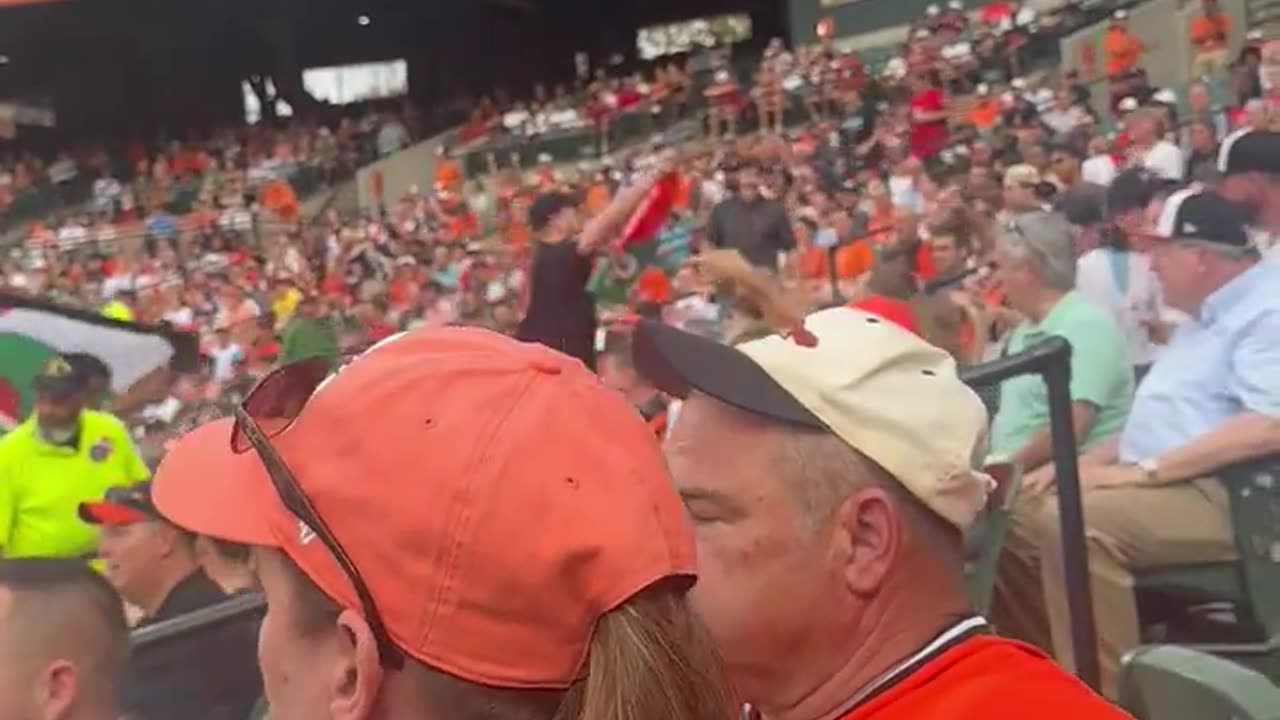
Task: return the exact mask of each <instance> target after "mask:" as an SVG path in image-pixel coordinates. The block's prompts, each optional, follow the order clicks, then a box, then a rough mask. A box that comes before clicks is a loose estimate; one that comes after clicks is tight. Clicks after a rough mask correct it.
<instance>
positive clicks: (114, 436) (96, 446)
mask: <svg viewBox="0 0 1280 720" xmlns="http://www.w3.org/2000/svg"><path fill="white" fill-rule="evenodd" d="M80 423H81V424H80V443H79V447H75V448H72V447H66V446H61V445H50V444H49V443H47V442H45V441H44V439H43V438H41V437H40V433H39V432H38V431H37V430H36V422H35V418H34V417H32V418H31V419H29V420H27V421H26V422H24V423H22V424H21V425H19V426H18V427H17V428H15V429H14V430H13V432H11V433H9V434H7V435H5V436H4V437H3V438H0V557H7V558H19V557H54V558H66V557H82V556H85V555H89V554H91V553H93V552H94V551H95V550H96V549H97V545H98V536H97V533H96V532H95V531H94V529H93V528H91V527H90V526H88V525H86V524H85V523H84V522H82V521H81V520H80V517H79V514H78V512H77V511H78V508H79V505H80V503H82V502H88V501H94V500H101V499H102V496H103V495H104V494H105V493H106V491H107V489H108V488H111V487H115V486H119V485H128V484H130V483H135V482H140V481H142V480H146V479H147V477H148V476H149V475H150V473H149V471H148V470H147V466H146V464H145V463H143V461H142V458H141V457H139V456H138V451H137V449H136V448H135V447H134V444H133V441H132V439H131V438H130V437H129V431H128V430H127V429H126V428H125V426H124V423H122V422H120V420H119V419H117V418H116V417H115V416H114V415H111V414H110V413H104V412H95V411H93V410H85V411H84V413H83V414H82V415H81V418H80Z"/></svg>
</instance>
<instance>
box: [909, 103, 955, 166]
mask: <svg viewBox="0 0 1280 720" xmlns="http://www.w3.org/2000/svg"><path fill="white" fill-rule="evenodd" d="M943 109H945V107H944V105H943V98H942V91H941V90H939V89H937V88H929V89H928V90H925V91H924V92H921V93H916V94H915V95H913V96H912V97H911V111H912V113H913V114H914V113H915V111H917V110H920V111H923V112H931V113H932V112H940V111H942V110H943ZM946 142H947V121H946V120H945V119H943V120H934V121H932V122H916V121H915V120H914V119H912V121H911V154H912V155H915V156H916V157H918V158H920V159H921V160H924V159H927V158H931V157H933V156H934V155H937V154H938V152H939V151H940V150H942V146H943V145H945V144H946Z"/></svg>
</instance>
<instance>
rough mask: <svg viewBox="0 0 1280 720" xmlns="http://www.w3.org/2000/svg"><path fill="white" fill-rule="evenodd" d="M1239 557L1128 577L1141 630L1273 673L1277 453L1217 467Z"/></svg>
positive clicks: (1279, 555) (1279, 643)
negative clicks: (1228, 500)
mask: <svg viewBox="0 0 1280 720" xmlns="http://www.w3.org/2000/svg"><path fill="white" fill-rule="evenodd" d="M1220 477H1221V478H1222V481H1223V482H1224V483H1225V484H1226V485H1227V488H1228V490H1229V491H1230V497H1231V520H1232V524H1233V527H1234V529H1235V536H1236V550H1237V553H1238V555H1239V559H1238V560H1237V561H1235V562H1230V563H1217V564H1196V565H1185V566H1176V567H1163V568H1159V569H1153V570H1150V571H1146V572H1143V573H1141V574H1139V575H1138V576H1137V577H1135V585H1136V589H1137V591H1138V595H1139V607H1140V608H1141V610H1142V613H1143V620H1144V625H1145V626H1146V627H1147V630H1148V632H1149V633H1158V634H1159V636H1162V637H1161V640H1162V641H1170V642H1177V643H1179V644H1184V645H1188V646H1190V647H1194V648H1197V649H1199V650H1201V651H1204V652H1207V653H1211V654H1214V655H1220V656H1223V657H1227V658H1231V659H1233V660H1235V661H1237V662H1240V663H1243V664H1245V665H1248V666H1250V667H1253V668H1255V669H1257V670H1259V671H1260V672H1263V673H1265V674H1266V675H1267V676H1269V677H1271V678H1273V679H1275V678H1280V603H1277V602H1276V598H1278V597H1280V455H1272V456H1268V457H1266V458H1263V459H1261V460H1256V461H1252V462H1246V463H1240V464H1238V465H1234V466H1232V467H1230V468H1228V469H1226V470H1225V471H1224V472H1223V473H1221V475H1220Z"/></svg>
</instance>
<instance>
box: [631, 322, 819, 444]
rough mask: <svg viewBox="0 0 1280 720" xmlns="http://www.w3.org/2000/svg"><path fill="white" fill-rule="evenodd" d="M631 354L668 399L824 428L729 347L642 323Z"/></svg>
mask: <svg viewBox="0 0 1280 720" xmlns="http://www.w3.org/2000/svg"><path fill="white" fill-rule="evenodd" d="M631 352H632V356H633V360H634V362H635V366H636V369H637V370H639V371H640V373H641V374H642V375H644V377H645V378H646V379H648V381H649V382H651V383H653V385H654V386H655V387H657V388H658V389H659V390H661V391H662V392H664V393H666V394H668V395H671V396H672V397H676V398H680V399H684V398H687V397H689V394H690V393H692V392H693V391H695V390H696V391H698V392H701V393H704V394H706V395H709V396H711V397H713V398H715V399H717V400H719V401H721V402H724V403H728V404H729V405H733V406H734V407H736V408H738V409H740V410H745V411H746V412H749V413H752V414H754V415H760V416H763V417H767V418H770V419H772V420H778V421H781V422H785V423H791V424H794V425H801V426H804V427H811V428H816V429H823V430H825V429H827V426H826V424H825V423H823V422H822V420H820V419H818V417H817V416H816V415H814V414H813V413H812V412H810V411H809V409H808V408H806V407H805V406H804V405H803V404H802V403H801V402H800V401H799V400H797V399H796V398H795V397H794V396H793V395H792V394H791V393H789V392H787V390H786V389H785V388H783V387H782V386H781V385H780V384H778V381H776V380H774V379H773V376H771V375H770V374H769V373H767V372H765V371H764V368H762V367H760V366H759V365H758V364H757V363H756V361H755V360H752V359H751V358H750V357H748V356H747V355H746V354H744V353H742V352H740V351H738V350H736V349H734V348H732V347H730V346H728V345H723V344H721V343H718V342H715V341H714V340H709V339H707V338H704V337H702V336H699V335H694V334H693V333H689V332H685V331H683V330H680V329H678V328H674V327H671V326H670V325H664V324H662V323H660V322H655V321H652V320H641V321H640V322H639V323H638V324H637V326H636V330H635V336H634V338H633V339H632V343H631Z"/></svg>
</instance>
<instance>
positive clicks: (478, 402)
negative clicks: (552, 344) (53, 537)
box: [152, 328, 694, 688]
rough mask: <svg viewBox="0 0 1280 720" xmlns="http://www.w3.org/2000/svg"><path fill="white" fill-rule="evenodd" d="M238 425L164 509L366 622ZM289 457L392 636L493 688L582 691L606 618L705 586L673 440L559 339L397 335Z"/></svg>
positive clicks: (196, 464) (219, 436)
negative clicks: (683, 586)
mask: <svg viewBox="0 0 1280 720" xmlns="http://www.w3.org/2000/svg"><path fill="white" fill-rule="evenodd" d="M231 431H232V421H231V420H230V419H227V420H220V421H217V422H213V423H210V424H208V425H204V426H202V427H200V428H198V429H196V430H195V431H193V432H191V433H190V434H188V435H187V436H186V437H184V438H182V439H181V440H179V441H178V442H177V444H176V445H175V446H174V448H173V449H172V450H171V451H170V452H169V453H168V455H167V456H166V457H165V459H164V461H163V462H162V463H161V464H160V467H159V468H158V469H157V471H156V476H155V479H154V481H153V490H152V496H153V499H154V502H155V505H156V507H157V509H159V511H160V512H161V513H162V514H164V515H165V517H167V518H168V519H169V520H171V521H172V522H174V523H175V524H177V525H179V526H182V527H184V528H187V529H189V530H191V531H193V532H196V533H200V534H205V535H210V536H212V537H216V538H221V539H225V540H229V541H233V542H240V543H246V544H251V545H263V546H268V547H274V548H279V549H280V550H282V551H283V552H284V553H286V554H287V555H288V556H289V557H290V558H291V559H292V560H293V561H294V562H295V563H296V564H297V565H298V566H299V567H300V568H301V569H302V571H303V572H304V573H306V575H307V576H308V577H309V578H310V579H311V580H312V581H313V582H315V583H316V585H318V586H319V587H320V588H321V589H322V590H324V592H325V593H326V594H327V595H329V596H330V597H332V598H334V599H335V600H336V601H337V602H338V603H340V604H341V605H342V606H343V607H346V608H353V609H358V608H359V607H360V603H359V601H358V598H357V596H356V593H355V590H354V589H353V587H352V585H351V583H350V581H349V580H348V578H347V576H346V574H345V573H344V572H343V571H342V570H341V568H340V566H339V565H338V563H337V562H336V561H335V560H334V558H333V557H332V556H331V555H330V553H329V552H328V550H327V549H326V548H325V546H324V544H323V543H322V542H320V541H319V540H318V539H317V538H316V537H315V533H314V532H312V531H311V530H310V529H309V528H307V527H306V526H305V525H304V524H302V523H301V522H300V521H299V520H298V519H297V518H295V517H294V516H293V515H292V514H290V513H289V512H288V511H287V510H286V509H285V506H284V504H283V503H282V501H281V500H280V498H279V497H278V496H277V494H276V492H275V489H274V487H273V485H272V483H271V480H270V478H269V476H268V474H267V472H266V469H265V468H264V466H263V464H262V462H261V461H260V460H259V458H258V456H257V454H256V453H255V452H253V451H252V450H251V451H249V452H245V453H243V454H237V453H235V452H234V451H233V450H232V447H231ZM272 445H273V446H274V447H275V449H276V450H277V451H278V452H279V454H280V455H281V457H283V458H284V460H285V462H286V463H287V464H288V465H289V468H290V470H292V472H293V474H294V475H295V476H296V478H297V482H298V484H299V486H300V487H301V488H302V491H303V492H304V493H305V494H306V495H307V496H308V498H309V499H310V500H311V502H312V504H313V505H314V506H315V509H316V511H317V514H318V515H319V517H320V518H321V519H322V520H323V521H324V522H325V524H326V525H327V526H328V528H329V529H330V530H331V531H332V533H333V535H334V536H335V537H336V538H337V539H338V541H339V542H340V543H342V545H343V547H344V549H345V550H346V552H347V554H348V555H349V556H350V558H351V560H352V562H353V564H354V566H355V568H356V569H357V571H358V572H359V573H360V576H361V577H362V578H363V579H364V581H365V583H366V584H367V585H368V586H369V590H370V593H371V594H372V596H373V600H374V604H375V605H376V607H377V609H378V612H379V614H380V615H381V616H382V619H383V621H384V622H385V624H386V626H387V631H388V634H389V635H390V637H391V640H392V641H393V642H394V643H395V644H396V645H397V646H398V647H399V648H400V649H401V650H402V651H404V652H405V653H406V654H408V655H409V656H411V657H414V658H416V659H418V660H420V661H421V662H423V663H426V664H428V665H430V666H432V667H434V668H437V669H440V670H443V671H445V672H448V673H450V674H453V675H456V676H459V677H462V678H465V679H468V680H471V681H474V682H478V683H482V684H487V685H493V686H499V687H511V688H560V687H566V686H568V685H569V684H571V683H572V682H573V681H574V680H576V679H577V678H578V677H580V673H581V669H582V665H583V661H584V659H585V657H586V654H587V649H588V647H589V645H590V641H591V636H592V633H593V631H594V628H595V625H596V621H597V620H598V619H599V618H600V617H601V616H602V615H603V614H605V613H607V612H609V611H610V610H611V609H613V608H614V607H616V606H618V605H619V604H621V603H622V602H623V601H625V600H626V599H627V598H629V597H631V596H632V595H634V594H635V593H637V592H638V591H640V590H642V589H644V588H645V587H647V586H649V585H651V584H653V583H654V582H656V581H658V580H662V579H664V578H669V577H685V578H688V580H689V582H690V584H692V580H693V570H694V549H693V535H692V531H691V529H690V526H689V523H688V520H687V517H686V515H685V511H684V508H683V506H682V504H681V502H680V499H679V497H678V496H677V494H676V492H675V490H674V488H673V486H672V484H671V481H670V477H669V475H668V473H667V470H666V465H665V463H664V461H663V458H662V455H661V452H660V451H659V448H658V444H657V443H656V442H655V441H654V438H653V433H652V432H651V431H650V430H649V428H648V426H647V425H646V424H645V422H644V420H643V419H641V417H640V415H639V414H638V413H636V412H635V410H634V409H632V408H631V407H630V405H628V403H627V402H626V400H624V399H623V397H622V396H621V395H619V394H617V393H615V392H613V391H612V390H609V389H607V388H606V387H604V386H603V385H602V384H601V383H600V382H599V380H598V379H597V378H596V376H595V375H594V374H592V373H591V372H590V371H588V370H587V369H586V368H585V367H584V366H583V365H582V364H581V363H579V362H578V361H576V360H573V359H571V358H569V357H567V356H565V355H561V354H559V353H556V352H554V351H552V350H550V349H547V348H545V347H543V346H541V345H536V344H529V343H519V342H516V341H515V340H511V339H509V338H506V337H504V336H501V335H498V334H495V333H491V332H488V331H485V330H479V329H474V328H443V329H427V330H418V331H413V332H409V333H403V334H401V335H397V336H394V337H392V338H389V339H388V340H386V341H383V342H382V343H380V344H378V345H376V346H374V347H373V348H372V349H370V350H369V351H368V352H366V353H364V354H363V355H361V356H359V357H357V358H356V359H355V360H354V361H352V362H351V363H349V364H348V365H346V366H345V367H344V368H342V369H341V370H339V371H338V373H337V374H336V375H334V376H332V377H331V378H330V379H328V380H326V381H325V382H324V383H323V384H321V385H320V387H319V388H318V389H317V390H316V392H315V393H314V395H312V397H311V399H310V400H309V401H308V402H307V404H306V406H305V407H304V408H303V409H302V411H301V413H300V414H299V416H298V418H297V419H296V420H295V421H294V423H293V424H292V425H291V426H289V427H288V428H287V429H286V430H284V431H283V432H281V433H280V434H279V435H277V436H276V437H275V438H274V439H272Z"/></svg>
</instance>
